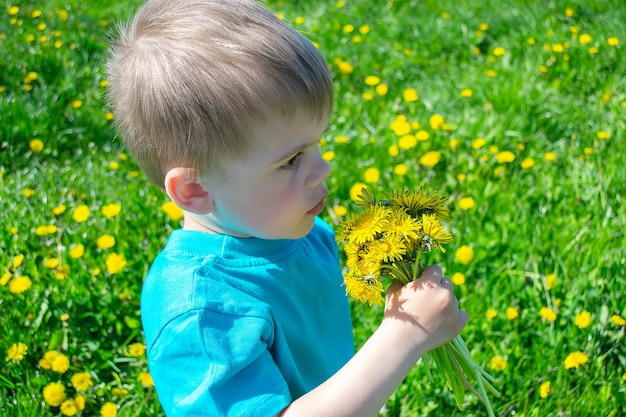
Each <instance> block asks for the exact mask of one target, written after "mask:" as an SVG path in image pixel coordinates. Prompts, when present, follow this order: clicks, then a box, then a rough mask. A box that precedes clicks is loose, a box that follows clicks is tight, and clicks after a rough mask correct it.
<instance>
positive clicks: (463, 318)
mask: <svg viewBox="0 0 626 417" xmlns="http://www.w3.org/2000/svg"><path fill="white" fill-rule="evenodd" d="M468 321H469V314H467V311H465V310H459V329H463V328H465V326H466V325H467V322H468ZM459 331H460V330H459Z"/></svg>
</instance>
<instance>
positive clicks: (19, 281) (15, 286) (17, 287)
mask: <svg viewBox="0 0 626 417" xmlns="http://www.w3.org/2000/svg"><path fill="white" fill-rule="evenodd" d="M32 284H33V282H32V281H31V280H30V278H28V277H27V276H25V275H21V276H19V277H15V278H13V279H12V280H11V281H9V291H10V292H11V293H12V294H21V293H23V292H24V291H27V290H28V289H29V288H30V287H31V285H32Z"/></svg>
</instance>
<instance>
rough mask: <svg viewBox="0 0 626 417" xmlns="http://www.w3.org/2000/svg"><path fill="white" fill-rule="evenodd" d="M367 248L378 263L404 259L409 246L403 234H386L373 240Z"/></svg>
mask: <svg viewBox="0 0 626 417" xmlns="http://www.w3.org/2000/svg"><path fill="white" fill-rule="evenodd" d="M367 249H368V252H369V253H368V254H369V255H370V256H371V257H372V258H373V259H374V260H375V262H376V263H383V262H384V263H391V262H394V261H397V260H400V259H402V256H404V254H405V253H406V250H407V247H406V245H405V243H404V241H403V239H402V238H401V236H398V235H392V234H385V235H383V237H382V238H380V239H376V240H374V241H373V242H371V243H370V244H369V245H368V248H367Z"/></svg>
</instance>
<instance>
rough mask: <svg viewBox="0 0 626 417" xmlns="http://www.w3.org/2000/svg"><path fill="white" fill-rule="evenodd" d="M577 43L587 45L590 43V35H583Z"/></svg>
mask: <svg viewBox="0 0 626 417" xmlns="http://www.w3.org/2000/svg"><path fill="white" fill-rule="evenodd" d="M578 42H580V44H581V45H588V44H590V43H591V35H589V34H588V33H583V34H581V35H580V36H579V37H578Z"/></svg>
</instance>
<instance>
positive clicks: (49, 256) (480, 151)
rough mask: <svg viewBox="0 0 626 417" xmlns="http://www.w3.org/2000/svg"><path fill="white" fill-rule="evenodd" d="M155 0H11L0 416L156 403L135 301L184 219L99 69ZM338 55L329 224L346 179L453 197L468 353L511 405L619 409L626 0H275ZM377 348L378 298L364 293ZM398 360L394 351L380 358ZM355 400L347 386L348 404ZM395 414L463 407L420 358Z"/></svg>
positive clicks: (347, 194) (503, 408)
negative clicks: (141, 152)
mask: <svg viewBox="0 0 626 417" xmlns="http://www.w3.org/2000/svg"><path fill="white" fill-rule="evenodd" d="M138 4H139V2H138V1H137V0H133V1H130V2H124V3H117V2H113V3H111V2H103V1H88V2H79V1H77V0H70V1H66V2H62V1H58V0H55V1H50V2H32V1H19V2H14V3H10V2H9V3H6V4H5V5H4V6H3V9H2V10H0V13H1V18H0V51H1V53H0V216H1V218H2V226H1V228H0V284H1V285H0V317H2V319H1V320H0V355H2V356H1V357H0V362H1V365H0V415H3V416H5V415H6V416H56V415H74V414H75V415H84V416H94V415H96V416H97V415H103V416H105V417H110V416H114V415H115V414H117V415H120V416H157V415H163V413H162V411H161V410H160V407H159V404H158V399H157V396H156V393H155V391H154V388H153V387H152V386H151V383H150V382H151V381H150V377H149V373H148V369H147V366H146V359H145V353H144V349H143V342H144V340H143V336H142V333H141V327H140V321H139V294H140V288H141V281H142V279H143V277H144V276H145V273H146V271H147V268H148V266H149V264H150V262H151V260H152V259H153V258H154V256H155V255H156V254H157V253H158V251H159V250H160V248H161V247H162V246H163V244H164V242H165V241H166V239H167V233H168V231H169V230H171V229H173V228H177V227H180V221H179V218H178V214H179V213H177V211H176V210H173V209H172V207H171V206H170V205H169V204H168V203H167V197H166V196H165V195H164V193H162V192H161V191H159V190H158V189H157V188H155V187H153V186H150V185H148V184H147V182H146V180H145V179H144V177H143V175H142V174H141V172H140V171H139V168H138V167H137V166H136V165H135V164H134V162H133V161H132V157H131V156H130V155H128V154H127V153H126V151H125V149H124V147H123V145H122V143H121V141H120V140H119V138H118V137H117V136H116V134H115V131H114V129H113V128H112V121H111V119H112V117H113V115H111V114H110V113H108V109H107V108H106V104H105V100H104V93H105V91H106V79H105V74H104V71H103V62H104V58H105V56H106V47H107V43H106V39H108V35H107V34H108V33H109V32H110V31H111V29H112V26H113V23H114V22H115V21H116V20H118V19H120V18H122V19H124V18H126V17H127V16H129V15H130V14H132V12H133V11H134V10H135V9H136V7H137V6H138ZM267 4H268V6H269V7H270V8H271V9H272V10H274V11H275V12H277V13H279V14H280V15H281V16H282V17H283V18H284V19H285V20H287V21H288V22H290V23H291V24H292V25H293V26H294V27H296V28H297V29H298V30H301V31H302V32H304V33H305V34H306V35H307V36H308V37H309V38H310V39H311V40H312V41H313V42H315V43H316V44H317V45H318V46H319V47H320V49H321V50H322V51H323V52H324V54H325V55H326V57H327V59H328V61H329V63H330V65H331V67H332V71H333V73H334V75H335V87H336V98H337V99H336V109H335V113H334V117H333V119H332V121H331V125H330V130H329V132H328V134H327V135H326V136H325V137H324V138H323V141H322V142H323V144H322V151H323V152H324V157H325V158H327V159H328V160H329V161H330V163H331V165H332V167H333V170H334V175H333V176H332V178H331V179H330V180H329V181H328V186H329V189H330V192H331V198H330V200H329V207H328V210H327V212H325V213H324V215H323V216H324V217H325V218H326V219H327V220H328V221H330V222H332V223H335V224H336V223H337V222H338V221H339V220H341V219H342V218H343V217H344V216H345V215H346V214H349V213H350V212H351V211H352V210H354V209H355V206H354V203H353V202H352V200H351V193H355V192H356V191H357V190H358V189H360V187H362V186H367V187H369V188H370V189H371V190H372V191H373V192H374V193H377V194H379V193H382V192H384V191H389V190H392V189H399V188H402V187H409V188H415V187H419V186H424V187H425V188H426V189H427V190H431V191H432V190H439V191H441V192H442V193H445V194H446V195H449V196H450V204H449V207H450V209H451V211H452V214H451V219H450V222H449V224H448V228H449V229H450V231H451V232H452V233H453V236H454V238H455V240H454V242H453V243H452V244H450V245H449V251H448V252H447V253H446V254H444V255H439V256H438V257H437V258H434V259H433V262H438V263H440V264H441V265H442V266H443V268H444V270H445V272H446V274H447V275H448V276H450V277H452V278H453V279H454V281H455V283H456V284H457V287H456V292H457V294H458V296H459V300H460V303H461V305H462V307H463V308H465V309H467V310H468V312H469V313H470V316H471V320H470V324H469V325H468V326H467V328H466V329H465V330H464V332H463V333H462V336H463V338H464V339H465V340H466V341H467V343H468V345H469V347H470V349H471V351H472V355H473V357H474V359H475V360H476V361H477V362H478V363H479V364H481V365H482V366H483V367H484V368H486V369H487V370H489V372H490V373H492V374H493V375H494V376H495V377H496V378H497V382H496V385H497V387H498V388H499V389H500V391H501V393H502V396H501V397H500V398H492V402H493V404H494V408H495V409H496V414H498V415H501V416H509V415H510V416H512V415H524V416H621V415H626V414H625V413H626V399H625V393H626V347H625V346H624V341H623V337H624V331H625V325H626V321H625V318H626V302H625V301H624V300H625V299H626V298H625V295H626V284H625V283H624V281H625V276H626V266H625V263H626V237H625V235H624V233H625V232H624V231H625V229H626V209H625V208H624V195H625V194H626V185H625V184H626V175H625V173H626V169H625V167H624V165H625V162H626V159H625V157H624V146H625V145H626V140H625V138H624V130H625V127H626V126H625V125H626V121H625V120H626V119H625V117H624V114H625V112H626V59H625V58H626V57H625V54H624V43H625V42H626V33H625V29H624V24H623V22H625V21H626V6H625V5H624V4H623V2H622V1H620V0H609V1H603V0H587V1H582V0H572V1H563V0H554V1H531V0H528V1H515V0H505V1H502V2H496V1H482V0H480V1H479V0H469V1H466V2H455V1H450V0H445V1H437V2H436V1H431V0H424V1H410V0H404V1H402V0H398V1H392V0H388V1H365V0H346V1H339V2H336V1H331V2H326V1H324V2H309V1H288V0H284V1H274V0H272V1H269V2H268V3H267ZM353 314H354V316H353V319H354V324H355V337H356V342H357V347H358V345H360V344H362V343H363V342H364V341H365V340H366V339H367V337H368V336H369V335H370V334H371V332H372V331H373V330H374V329H375V327H376V326H377V324H378V323H379V321H380V317H381V311H380V310H379V309H376V308H372V307H369V306H361V305H356V304H355V305H353ZM381 360H384V358H381ZM346 400H347V401H349V399H346ZM385 413H386V415H388V416H426V415H436V416H440V415H459V416H461V415H463V416H483V415H485V411H484V407H482V405H481V404H480V403H478V402H477V400H476V399H475V398H474V397H472V396H470V395H468V396H467V404H466V407H465V409H464V410H463V411H459V410H458V409H457V408H456V405H455V403H454V399H453V397H452V396H451V394H450V393H449V392H448V391H447V389H445V388H444V387H443V386H442V384H441V382H440V381H438V380H435V381H431V380H429V379H428V378H427V376H426V374H425V373H424V369H423V368H422V367H421V366H416V367H415V369H414V370H413V371H412V372H411V373H410V374H409V376H408V377H407V378H406V380H405V382H404V383H403V384H402V385H401V386H400V388H399V389H398V390H397V392H396V393H395V394H394V395H393V397H392V398H391V399H390V401H389V403H388V404H387V407H386V409H385Z"/></svg>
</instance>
